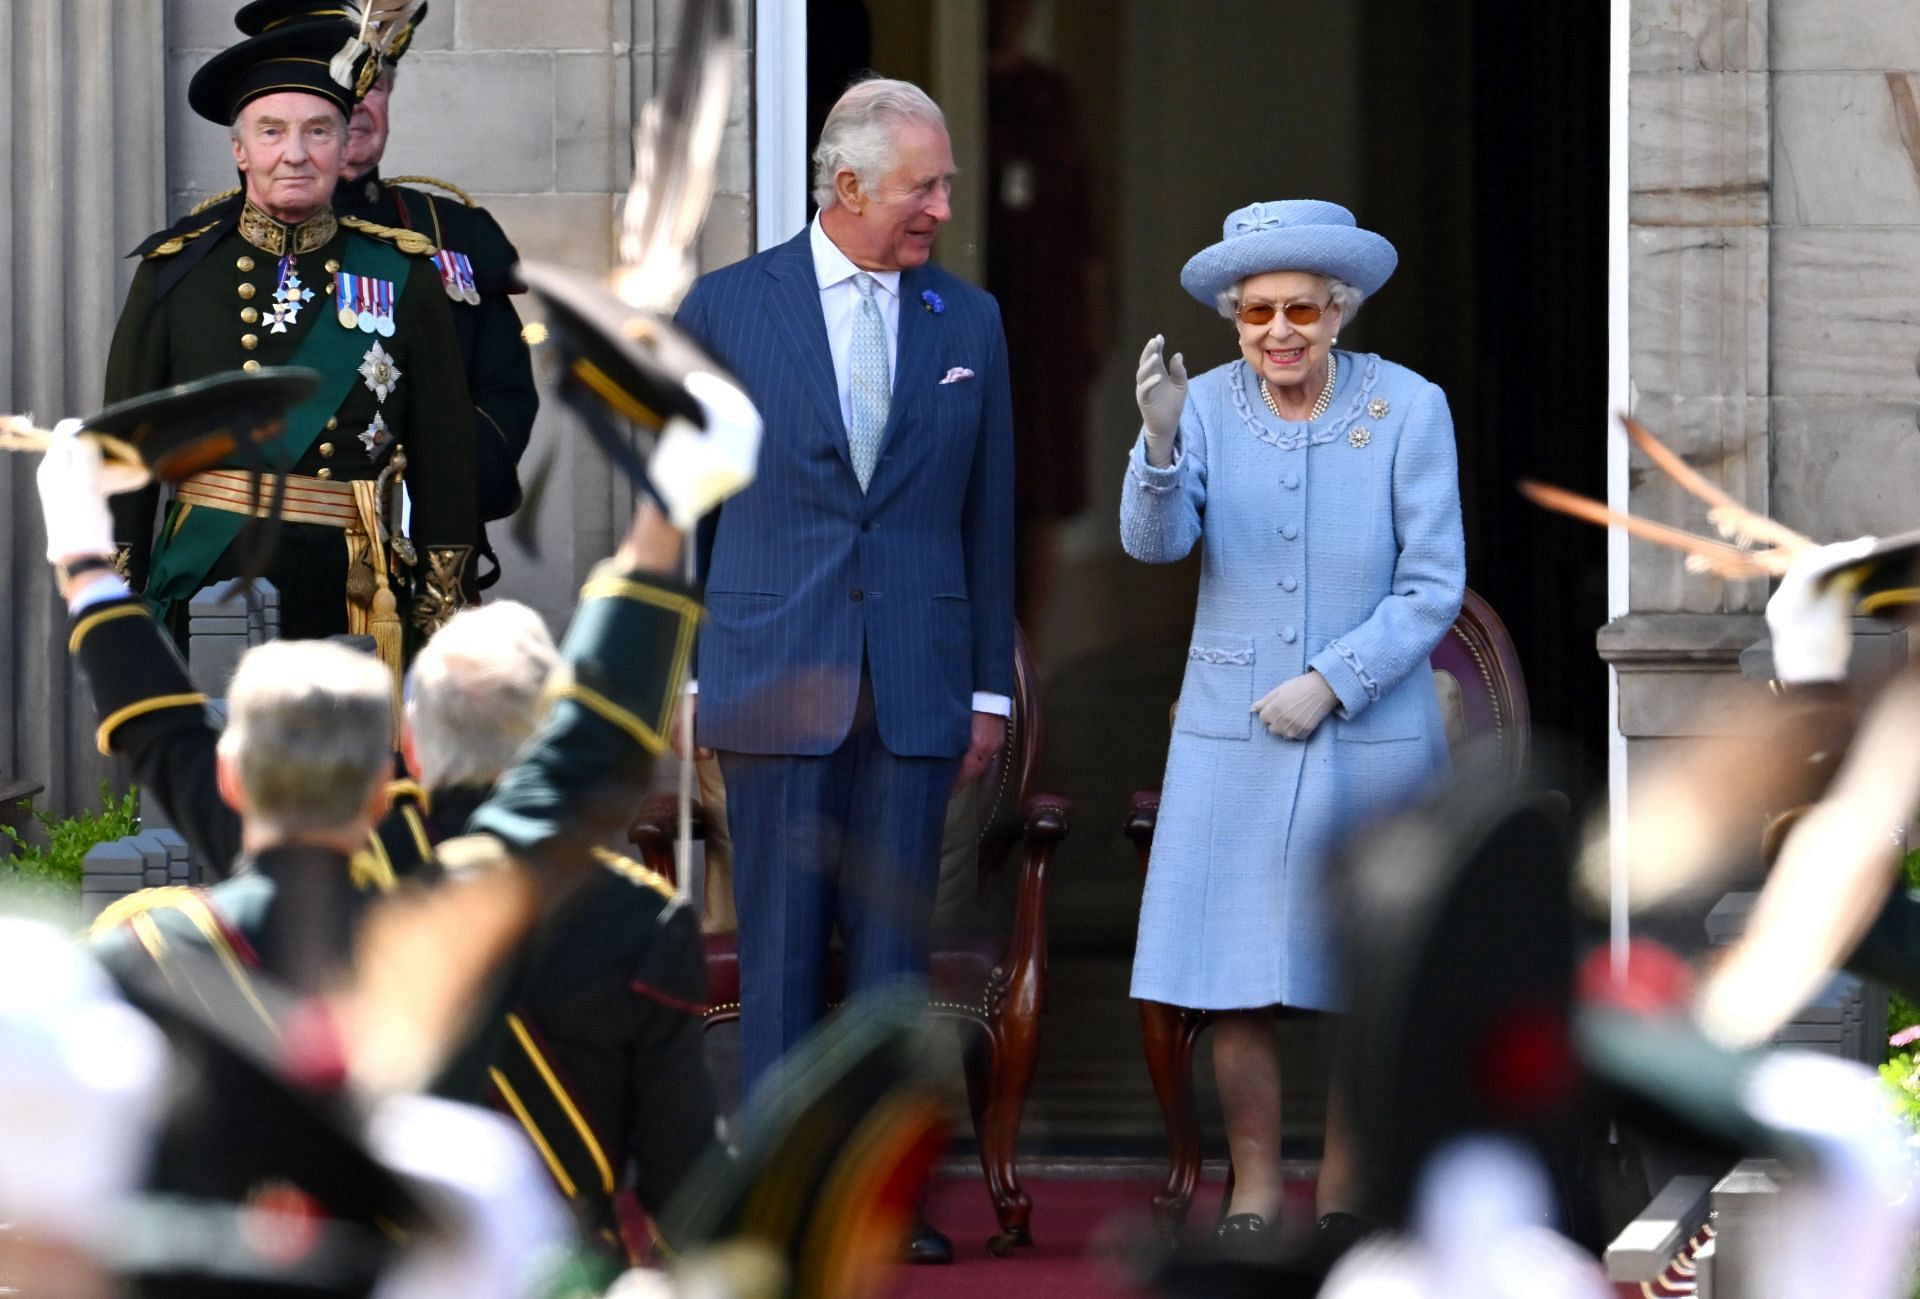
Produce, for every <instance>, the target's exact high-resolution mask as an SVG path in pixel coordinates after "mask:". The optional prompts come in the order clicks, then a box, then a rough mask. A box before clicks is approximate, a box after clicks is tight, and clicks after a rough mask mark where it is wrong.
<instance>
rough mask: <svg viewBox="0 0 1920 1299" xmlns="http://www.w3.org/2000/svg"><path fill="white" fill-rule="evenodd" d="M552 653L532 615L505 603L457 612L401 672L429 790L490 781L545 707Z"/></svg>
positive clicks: (548, 637) (416, 750)
mask: <svg viewBox="0 0 1920 1299" xmlns="http://www.w3.org/2000/svg"><path fill="white" fill-rule="evenodd" d="M559 659H560V654H559V651H558V650H556V649H555V648H554V644H553V637H552V636H551V635H549V634H548V632H547V624H546V623H545V622H543V621H541V618H540V615H539V614H537V613H535V612H534V611H533V610H532V609H530V608H528V607H527V606H526V605H524V604H520V603H518V602H516V601H513V600H496V601H491V602H489V603H487V604H485V605H482V606H481V607H479V608H477V609H463V610H461V611H460V612H459V613H457V614H455V615H454V616H453V617H452V618H450V619H448V620H447V625H446V626H444V627H442V628H441V629H440V630H439V631H437V632H435V633H434V636H433V639H432V640H430V641H428V642H427V644H426V648H424V649H422V650H421V651H420V654H419V656H418V657H417V658H415V659H414V661H413V669H412V671H411V672H409V673H408V674H407V726H408V728H409V729H410V731H411V732H412V734H413V756H414V761H416V762H417V763H419V765H420V783H421V784H422V785H424V786H426V788H427V789H428V791H429V792H431V791H433V790H436V789H446V788H449V787H451V786H454V785H491V784H493V783H494V782H495V781H496V780H498V779H500V776H501V774H502V773H503V772H505V771H506V769H507V765H508V764H509V763H510V762H511V761H512V760H513V755H514V754H515V753H516V752H518V751H519V748H520V746H521V745H523V744H525V743H526V742H527V739H528V737H530V736H531V735H532V734H533V732H534V730H535V729H536V728H537V727H538V726H539V724H540V717H541V714H542V713H543V712H544V711H545V709H544V706H543V705H544V700H543V699H542V697H541V692H542V691H543V690H544V689H545V688H546V684H547V678H548V677H550V676H551V675H553V669H554V666H555V665H556V664H557V663H558V662H559Z"/></svg>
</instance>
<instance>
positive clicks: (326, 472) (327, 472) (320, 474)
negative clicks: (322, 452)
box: [313, 465, 333, 478]
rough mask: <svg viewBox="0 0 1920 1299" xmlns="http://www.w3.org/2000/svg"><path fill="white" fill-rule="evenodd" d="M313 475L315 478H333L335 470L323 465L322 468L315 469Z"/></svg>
mask: <svg viewBox="0 0 1920 1299" xmlns="http://www.w3.org/2000/svg"><path fill="white" fill-rule="evenodd" d="M313 476H314V477H315V478H331V477H333V470H331V469H328V468H327V467H326V466H324V465H322V466H321V467H320V468H318V469H316V470H314V471H313Z"/></svg>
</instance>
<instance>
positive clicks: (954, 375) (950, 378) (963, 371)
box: [940, 365, 973, 383]
mask: <svg viewBox="0 0 1920 1299" xmlns="http://www.w3.org/2000/svg"><path fill="white" fill-rule="evenodd" d="M971 378H973V371H971V370H969V369H967V367H966V366H964V365H956V366H954V367H953V369H951V370H949V371H947V377H946V378H944V379H942V380H941V381H940V382H941V383H959V382H960V381H961V380H962V379H971Z"/></svg>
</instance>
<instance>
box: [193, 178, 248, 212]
mask: <svg viewBox="0 0 1920 1299" xmlns="http://www.w3.org/2000/svg"><path fill="white" fill-rule="evenodd" d="M239 193H240V187H239V186H238V185H235V186H234V187H233V188H232V189H223V190H221V191H220V192H219V193H218V194H214V195H212V196H210V197H208V198H203V199H201V200H200V201H199V202H198V203H195V204H194V205H193V206H192V207H190V208H188V209H187V215H188V216H199V215H200V214H201V213H202V212H205V211H206V210H207V209H208V208H210V207H218V206H219V205H220V204H222V203H224V202H226V201H227V200H228V199H230V198H235V197H237V196H238V195H239Z"/></svg>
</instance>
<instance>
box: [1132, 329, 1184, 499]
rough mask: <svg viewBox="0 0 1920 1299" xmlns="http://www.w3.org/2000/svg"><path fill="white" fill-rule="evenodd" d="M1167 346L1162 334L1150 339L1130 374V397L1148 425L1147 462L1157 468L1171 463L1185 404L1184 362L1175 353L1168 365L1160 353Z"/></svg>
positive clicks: (1162, 467)
mask: <svg viewBox="0 0 1920 1299" xmlns="http://www.w3.org/2000/svg"><path fill="white" fill-rule="evenodd" d="M1166 345H1167V338H1166V335H1165V334H1155V335H1154V336H1153V337H1152V338H1149V339H1148V340H1147V345H1146V347H1145V348H1144V349H1142V350H1141V353H1140V368H1139V369H1138V370H1137V371H1135V372H1134V376H1133V398H1134V400H1135V401H1136V402H1138V403H1139V404H1140V419H1141V420H1142V422H1144V423H1145V424H1146V426H1147V463H1148V464H1150V465H1153V466H1154V467H1156V468H1159V469H1164V468H1166V467H1167V466H1168V465H1170V464H1172V463H1173V435H1174V433H1175V431H1177V430H1178V429H1179V427H1180V412H1181V410H1182V409H1184V408H1185V406H1186V404H1187V363H1186V361H1185V359H1184V358H1183V357H1182V356H1181V355H1180V353H1178V352H1175V353H1174V354H1173V364H1172V365H1171V366H1169V365H1168V364H1167V361H1166V358H1165V357H1164V356H1163V355H1162V353H1163V352H1164V350H1165V348H1166Z"/></svg>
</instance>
